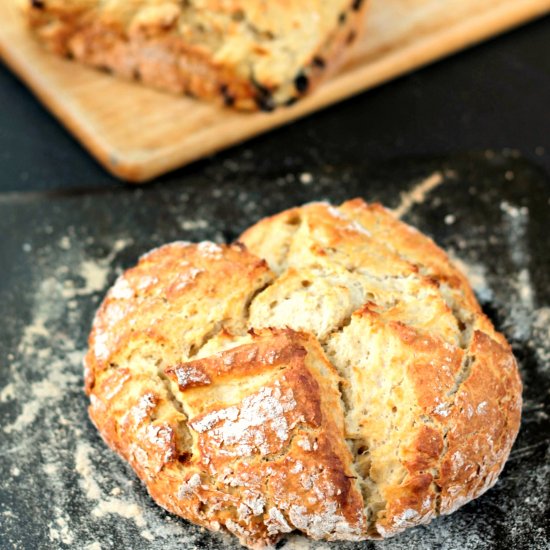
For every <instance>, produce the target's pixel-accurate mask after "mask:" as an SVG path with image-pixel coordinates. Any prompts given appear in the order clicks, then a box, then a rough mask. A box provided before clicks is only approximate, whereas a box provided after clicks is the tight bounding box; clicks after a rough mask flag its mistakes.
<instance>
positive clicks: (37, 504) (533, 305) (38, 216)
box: [0, 152, 550, 550]
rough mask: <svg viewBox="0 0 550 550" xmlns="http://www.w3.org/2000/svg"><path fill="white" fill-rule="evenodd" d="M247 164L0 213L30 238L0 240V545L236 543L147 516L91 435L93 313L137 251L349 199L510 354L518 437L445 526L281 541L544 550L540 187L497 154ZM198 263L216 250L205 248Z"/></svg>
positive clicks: (547, 429) (134, 489) (326, 547)
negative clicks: (86, 388)
mask: <svg viewBox="0 0 550 550" xmlns="http://www.w3.org/2000/svg"><path fill="white" fill-rule="evenodd" d="M249 164H250V163H249ZM247 166H248V164H247V163H246V162H245V160H241V161H240V163H239V170H236V166H234V165H233V164H231V163H229V164H228V165H227V166H226V167H225V170H226V172H224V173H223V174H221V173H220V174H218V173H216V174H212V173H210V172H209V171H208V168H206V170H205V174H204V176H202V177H201V178H200V179H197V180H196V181H195V180H193V179H190V180H189V181H186V182H185V186H182V185H181V186H166V187H160V186H156V187H154V188H150V189H148V188H139V189H136V190H135V191H129V190H127V189H121V190H119V191H109V192H108V193H106V194H103V195H102V194H99V195H94V196H89V197H82V196H76V197H73V198H66V197H64V198H54V199H49V201H42V202H41V201H26V202H25V201H23V202H20V203H17V204H14V205H9V204H8V205H6V204H3V205H0V232H1V233H0V234H8V233H9V229H10V228H11V227H13V226H15V225H16V224H17V223H18V220H21V219H24V220H32V221H33V223H32V224H28V225H27V227H28V231H27V232H22V233H21V234H13V232H12V233H10V234H11V235H12V237H11V238H10V239H11V240H13V246H11V244H10V243H11V241H10V240H3V241H1V242H0V253H2V252H3V253H4V255H5V256H4V257H7V256H9V258H10V262H8V264H7V265H5V266H3V269H4V271H5V273H4V278H3V280H5V281H6V284H7V285H8V286H7V288H5V287H2V286H1V284H0V298H1V299H2V304H3V320H2V322H3V325H4V328H3V330H2V333H1V334H0V441H1V445H0V479H2V482H1V483H0V540H1V541H2V544H1V545H2V548H4V547H5V548H8V549H11V548H24V549H26V548H46V549H48V548H51V549H58V548H60V549H63V548H79V549H80V548H82V549H85V550H106V549H111V548H132V549H135V550H140V549H145V548H147V549H149V548H151V549H158V550H176V549H177V550H192V549H195V548H203V549H214V548H216V549H217V548H221V547H224V548H226V549H227V550H237V549H238V548H240V547H239V545H238V544H237V543H236V542H235V540H234V539H233V538H231V537H229V536H227V535H222V534H211V533H208V532H206V531H204V530H202V529H200V528H198V527H195V526H193V525H191V524H189V523H187V522H185V521H183V520H181V519H179V518H175V517H173V516H171V515H169V514H167V513H166V512H165V511H163V510H162V509H161V508H159V507H158V506H156V505H155V504H154V503H153V502H152V500H151V499H150V497H149V496H148V495H147V492H146V491H145V489H144V488H143V486H142V484H141V483H140V482H139V481H138V480H137V478H136V476H135V475H134V474H133V472H132V471H131V469H130V468H129V467H127V466H126V465H125V464H124V463H123V462H122V461H121V460H120V459H119V458H118V457H117V456H116V455H115V454H114V453H112V452H111V451H110V450H109V449H108V448H107V447H106V445H105V444H104V442H103V441H102V440H101V438H100V437H99V435H98V434H97V431H96V430H95V428H94V427H93V426H92V425H91V423H90V421H89V419H88V415H87V411H86V408H87V398H86V396H85V395H84V392H83V389H82V386H83V373H82V358H83V356H84V354H85V351H86V337H87V334H88V332H89V328H90V324H91V320H92V317H93V313H94V310H95V308H96V307H97V306H98V305H99V301H100V300H101V298H102V296H103V294H104V292H105V291H106V289H107V287H108V286H109V285H111V284H113V283H114V281H115V279H116V277H117V276H118V274H119V273H120V271H121V269H122V268H123V267H129V266H130V265H132V264H133V263H135V262H136V261H137V259H138V257H139V256H140V255H141V254H142V253H144V252H146V251H147V250H148V249H150V248H153V247H155V246H159V245H161V244H163V243H165V242H169V241H173V240H191V241H198V240H206V239H207V240H210V241H214V242H222V241H224V240H226V241H227V240H233V239H235V238H236V237H237V236H238V234H239V233H240V231H242V230H243V229H244V228H245V227H246V226H248V225H249V224H251V223H253V222H254V221H256V220H257V219H258V218H260V217H262V216H265V215H270V214H273V213H275V212H277V211H280V210H282V209H284V208H287V207H290V206H294V205H296V204H301V203H305V202H309V201H312V200H331V201H333V202H339V201H342V200H345V199H348V198H351V197H354V196H362V197H364V198H365V199H367V200H373V201H375V200H378V201H381V202H383V203H384V204H386V205H387V206H388V207H393V208H394V209H397V210H398V211H399V212H400V213H401V214H402V215H403V216H404V218H405V220H406V221H409V222H411V223H413V224H415V225H417V226H418V227H419V228H420V229H421V230H423V231H426V232H427V233H428V234H430V235H433V236H434V237H435V238H436V240H437V241H438V242H439V243H440V244H441V245H442V246H444V247H445V248H446V249H447V250H448V251H450V252H451V255H452V258H453V260H454V261H456V263H457V264H458V266H459V268H460V269H462V270H463V271H464V272H465V274H466V275H467V276H468V278H469V280H470V282H471V284H472V287H473V288H474V291H475V292H476V295H477V296H478V298H479V300H480V303H481V304H482V306H483V307H484V309H485V311H486V312H487V314H488V315H489V316H490V317H491V318H492V319H493V320H494V322H495V323H496V324H497V327H498V328H499V330H502V331H504V332H505V334H506V336H507V337H508V338H509V340H510V342H511V344H512V346H513V349H514V351H515V353H516V356H517V358H518V362H519V365H520V369H521V372H522V377H523V380H524V386H525V391H524V410H523V424H522V430H521V432H520V435H519V437H518V440H517V442H516V445H515V446H514V449H513V450H512V454H511V457H510V460H509V462H508V464H507V466H506V468H505V470H504V472H503V474H502V476H501V479H500V480H499V482H498V483H497V484H496V486H495V487H494V488H493V489H491V490H490V491H489V492H488V493H487V494H486V495H484V496H483V497H481V498H480V499H478V500H477V501H474V502H472V503H470V504H468V505H466V506H465V507H464V508H462V509H460V510H459V511H458V512H457V513H455V514H453V515H451V516H448V517H442V518H438V519H437V520H436V521H435V522H433V523H432V524H430V525H428V526H424V527H418V528H415V529H412V530H409V531H407V532H405V533H403V534H401V535H399V536H397V537H395V538H393V539H390V540H388V541H382V542H365V543H362V544H357V543H345V542H342V543H326V542H311V541H308V540H307V539H305V538H304V537H301V536H297V535H291V536H290V537H289V538H287V539H285V540H284V541H281V542H280V543H279V544H278V545H277V548H284V549H285V550H306V549H310V548H311V549H316V550H331V549H336V548H338V549H342V550H344V549H345V550H352V549H354V550H355V549H358V548H362V549H367V548H368V549H379V550H386V549H387V550H408V549H410V548H415V549H417V550H423V549H426V550H428V549H430V550H431V549H433V548H439V549H442V550H451V549H456V548H460V549H461V550H474V549H475V550H478V549H481V550H485V549H487V550H489V549H492V548H495V547H497V545H499V544H500V545H502V547H503V548H518V549H519V548H547V547H548V535H549V534H548V522H547V519H546V518H547V517H548V515H549V511H548V492H547V488H548V486H549V485H550V454H549V451H548V448H549V445H548V442H549V438H550V422H549V418H548V388H549V385H550V295H549V293H548V290H547V289H548V288H550V280H549V279H548V265H550V252H549V251H548V243H547V235H546V231H547V229H546V228H547V224H548V222H547V220H548V219H550V206H549V204H550V203H549V197H550V187H549V186H550V183H549V182H548V181H547V180H544V179H543V180H541V176H540V174H539V173H538V172H537V171H536V170H535V169H533V168H530V167H529V166H527V165H526V164H525V163H524V161H522V160H521V159H518V157H517V155H515V154H511V153H510V154H509V155H507V154H499V153H494V152H493V153H492V154H491V155H490V156H486V155H480V156H479V157H474V158H467V159H466V160H464V161H462V160H460V159H458V160H450V161H449V162H447V163H443V164H442V162H441V161H439V160H438V161H437V162H435V161H434V162H425V165H420V167H419V163H418V162H416V161H415V162H414V163H411V164H406V165H404V167H401V168H399V166H398V165H397V164H396V163H395V162H392V163H390V165H388V166H387V167H382V168H381V169H380V171H379V172H378V174H377V173H375V172H373V171H372V170H369V171H367V170H364V169H363V168H361V167H358V168H357V169H356V170H355V171H354V169H350V168H349V167H345V168H342V169H341V170H337V169H335V168H334V167H330V170H329V169H328V168H327V170H325V171H323V170H321V169H318V168H317V167H314V166H313V167H312V166H305V167H304V166H302V167H300V168H299V169H298V170H297V171H296V172H292V171H291V170H289V167H286V166H284V167H281V171H280V172H277V173H269V174H266V175H265V177H264V178H263V179H261V178H260V179H257V178H256V179H254V178H255V177H256V176H255V171H256V165H253V166H251V167H250V168H247ZM243 167H244V168H243ZM245 169H246V170H245ZM243 170H244V172H243ZM243 174H244V175H243ZM487 174H488V175H487ZM507 174H508V175H507ZM510 174H513V177H510ZM244 178H248V179H244ZM401 182H403V183H401ZM229 206H230V207H229ZM19 223H20V222H19ZM537 227H538V228H539V229H538V233H536V231H535V230H536V228H537ZM541 227H542V228H543V229H542V230H541V229H540V228H541ZM534 228H535V229H534ZM541 231H542V232H544V239H545V242H544V243H542V244H541V243H540V241H539V240H538V239H542V238H543V237H542V233H541ZM10 246H11V248H9V247H10ZM205 253H215V248H214V246H213V245H208V247H207V249H205Z"/></svg>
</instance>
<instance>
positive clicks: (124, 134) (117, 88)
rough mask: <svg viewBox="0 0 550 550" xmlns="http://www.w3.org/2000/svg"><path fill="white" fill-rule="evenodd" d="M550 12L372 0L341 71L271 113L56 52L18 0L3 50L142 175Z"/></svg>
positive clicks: (512, 2)
mask: <svg viewBox="0 0 550 550" xmlns="http://www.w3.org/2000/svg"><path fill="white" fill-rule="evenodd" d="M547 13H550V0H484V1H483V2H480V1H479V0H371V5H370V8H369V10H368V12H367V18H366V22H365V24H366V26H367V29H366V32H365V33H364V38H363V39H362V41H361V42H360V43H359V44H357V45H356V46H355V48H354V50H352V51H351V52H350V54H349V59H348V61H347V63H346V64H345V66H344V67H343V68H342V69H341V70H340V72H339V73H338V74H336V75H335V76H334V77H333V78H332V79H331V80H330V81H328V82H326V83H325V84H323V85H322V86H321V87H320V88H319V89H318V90H317V91H316V92H315V93H313V94H312V95H311V96H309V97H307V98H305V99H304V100H302V101H300V102H298V103H297V104H295V105H294V106H293V107H290V108H283V109H280V110H278V111H276V112H274V113H254V114H250V113H237V112H233V111H231V110H229V109H223V108H220V107H216V106H213V105H210V104H208V103H203V102H200V101H197V100H193V99H189V98H185V97H174V96H171V95H168V94H164V93H161V92H157V91H154V90H150V89H146V88H143V87H142V86H140V85H138V84H135V83H132V82H125V81H123V80H119V79H116V78H114V77H111V76H109V75H106V74H102V73H100V72H96V71H94V70H92V69H88V68H85V67H82V66H79V65H77V64H76V63H73V62H70V61H67V60H63V59H58V58H56V57H54V56H51V55H50V54H48V53H46V52H44V51H43V50H42V49H41V48H40V46H39V45H38V44H37V43H36V42H35V40H34V39H33V37H32V36H31V35H29V33H28V31H27V29H26V27H25V25H24V21H23V20H22V19H21V17H20V16H19V13H18V12H17V8H16V7H15V6H14V2H13V0H0V21H1V23H0V55H1V56H2V58H3V59H4V61H5V62H6V63H7V64H8V65H9V66H10V67H11V68H12V70H13V71H14V72H15V73H17V74H18V75H19V77H20V78H21V79H22V80H24V81H25V82H26V83H27V85H28V86H29V87H30V88H31V89H32V90H33V91H34V93H35V94H36V95H37V96H38V97H39V98H40V100H41V101H42V102H43V103H44V104H45V105H46V106H47V107H48V108H49V109H50V110H51V111H52V112H53V113H54V114H55V115H56V116H57V117H58V118H59V120H60V121H61V122H62V123H63V124H64V125H65V126H66V127H67V128H68V129H69V130H70V131H71V132H72V133H73V134H74V135H75V136H76V137H77V138H78V139H79V140H80V141H81V142H82V143H83V144H84V145H85V146H86V147H87V148H88V150H89V151H90V152H91V153H92V154H93V155H94V156H95V157H96V158H97V159H98V160H99V161H100V162H101V163H102V164H103V165H104V166H105V167H106V168H107V169H108V170H109V171H110V172H112V173H113V174H115V175H116V176H118V177H120V178H122V179H125V180H129V181H134V182H142V181H146V180H149V179H151V178H154V177H155V176H158V175H159V174H162V173H164V172H167V171H169V170H172V169H174V168H177V167H180V166H183V165H185V164H187V163H189V162H191V161H193V160H196V159H198V158H200V157H203V156H205V155H208V154H210V153H213V152H215V151H219V150H220V149H223V148H225V147H228V146H230V145H233V144H235V143H238V142H241V141H244V140H246V139H248V138H250V137H252V136H255V135H257V134H260V133H262V132H265V131H267V130H269V129H271V128H275V127H277V126H280V125H282V124H285V123H287V122H290V121H292V120H294V119H296V118H299V117H302V116H304V115H306V114H309V113H312V112H314V111H317V110H319V109H321V108H323V107H325V106H327V105H330V104H332V103H335V102H337V101H340V100H342V99H344V98H346V97H349V96H352V95H353V94H356V93H358V92H361V91H363V90H366V89H368V88H371V87H373V86H376V85H378V84H380V83H382V82H385V81H388V80H390V79H392V78H394V77H396V76H399V75H402V74H404V73H406V72H408V71H411V70H413V69H415V68H417V67H420V66H422V65H425V64H427V63H430V62H432V61H435V60H437V59H440V58H442V57H444V56H446V55H449V54H451V53H453V52H456V51H458V50H460V49H463V48H465V47H467V46H470V45H472V44H475V43H477V42H479V41H481V40H484V39H486V38H488V37H490V36H493V35H495V34H497V33H499V32H503V31H505V30H507V29H510V28H512V27H515V26H517V25H519V24H521V23H524V22H526V21H528V20H530V19H533V18H535V17H537V16H541V15H544V14H547Z"/></svg>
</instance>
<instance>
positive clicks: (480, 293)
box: [447, 250, 493, 303]
mask: <svg viewBox="0 0 550 550" xmlns="http://www.w3.org/2000/svg"><path fill="white" fill-rule="evenodd" d="M447 254H448V256H449V258H450V259H451V261H452V262H453V264H454V265H455V266H456V267H457V268H458V269H459V270H460V271H461V272H462V273H463V274H464V275H465V276H466V278H467V279H468V282H469V283H470V286H471V287H472V289H473V291H474V292H475V293H476V295H477V297H478V299H479V300H480V301H481V302H482V303H483V302H490V301H491V300H492V299H493V291H492V289H491V287H490V286H489V283H488V281H487V271H486V268H485V266H484V265H482V264H478V263H470V262H467V261H466V260H464V259H462V258H459V257H458V256H457V255H456V253H455V252H454V251H453V250H448V251H447Z"/></svg>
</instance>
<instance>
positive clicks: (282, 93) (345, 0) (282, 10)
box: [19, 0, 366, 110]
mask: <svg viewBox="0 0 550 550" xmlns="http://www.w3.org/2000/svg"><path fill="white" fill-rule="evenodd" d="M19 1H20V3H21V5H22V7H23V10H24V12H25V13H26V16H27V18H28V21H29V23H30V26H31V27H32V28H33V29H34V30H35V32H36V34H37V35H38V36H39V38H40V39H41V41H42V42H44V44H45V45H46V46H47V47H48V48H49V49H50V50H51V51H53V52H55V53H57V54H59V55H63V56H68V57H72V58H75V59H77V60H79V61H81V62H83V63H86V64H88V65H91V66H94V67H98V68H101V69H106V70H109V71H111V72H113V73H115V74H117V75H119V76H122V77H125V78H134V79H138V80H140V81H142V82H143V83H145V84H147V85H149V86H153V87H156V88H159V89H163V90H166V91H170V92H173V93H186V94H190V95H194V96H197V97H201V98H205V99H209V100H217V101H219V102H222V103H225V104H226V105H228V106H234V107H236V108H238V109H245V110H256V109H261V110H271V109H273V108H275V107H277V106H279V105H285V104H290V103H292V102H293V101H295V100H296V99H298V98H299V97H301V96H302V95H304V94H305V93H307V92H309V91H311V90H312V89H314V88H315V87H316V86H317V84H318V83H319V82H320V81H321V80H323V79H324V78H326V77H327V75H328V74H330V73H331V72H332V71H334V69H335V68H336V67H337V66H338V64H339V60H340V58H341V54H342V52H343V51H345V50H346V49H349V45H350V44H351V43H353V42H354V41H355V38H356V37H357V35H358V34H359V33H360V31H361V30H362V28H363V27H364V25H363V14H364V11H365V8H366V2H357V1H353V2H351V3H350V1H349V0H338V1H337V2H333V3H323V2H320V1H319V0H304V1H303V2H300V3H295V2H291V3H287V2H281V1H280V2H277V3H272V4H271V3H270V4H265V3H258V2H257V0H240V1H234V2H229V3H222V4H220V3H219V2H216V1H210V2H190V3H187V4H182V3H178V2H175V1H173V0H139V1H138V2H134V3H132V4H131V5H128V4H127V3H125V2H111V3H109V4H108V5H107V4H105V3H102V2H100V1H99V0H79V1H77V2H72V3H67V2H63V1H60V0H43V1H41V2H39V3H37V2H33V1H31V0H19ZM315 13H317V17H315V18H312V14H315Z"/></svg>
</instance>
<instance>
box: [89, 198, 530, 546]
mask: <svg viewBox="0 0 550 550" xmlns="http://www.w3.org/2000/svg"><path fill="white" fill-rule="evenodd" d="M89 344H90V348H89V352H88V354H87V356H86V359H85V367H86V390H87V393H88V394H89V396H90V400H91V405H90V415H91V418H92V420H93V422H94V423H95V425H96V426H97V428H98V429H99V431H100V432H101V434H102V436H103V437H104V439H105V440H106V442H107V443H108V444H109V445H110V446H111V447H112V448H113V449H114V450H116V451H117V452H118V453H119V454H120V455H121V456H122V457H124V458H125V459H126V460H127V461H128V462H129V463H130V464H131V465H132V467H133V468H134V470H135V471H136V473H137V474H138V476H139V477H140V478H141V479H142V480H143V482H144V483H145V485H146V486H147V489H148V490H149V492H150V494H151V496H152V497H153V499H154V500H155V501H156V502H157V503H158V504H160V505H161V506H163V507H164V508H166V509H167V510H169V511H170V512H172V513H174V514H177V515H179V516H181V517H183V518H186V519H188V520H190V521H192V522H194V523H197V524H199V525H202V526H204V527H207V528H208V529H212V530H224V531H229V532H231V533H233V534H234V535H236V536H237V537H238V538H239V539H240V541H241V542H242V543H243V544H244V545H247V546H248V547H250V548H263V547H265V546H268V545H270V544H273V543H274V542H276V541H277V540H278V539H279V538H280V537H282V536H284V535H285V534H286V533H290V532H292V531H298V532H301V533H303V534H305V535H308V536H309V537H311V538H313V539H324V540H352V541H357V540H363V539H367V538H380V537H388V536H391V535H394V534H396V533H399V532H400V531H402V530H404V529H405V528H407V527H411V526H414V525H418V524H422V523H427V522H429V521H430V520H432V519H433V518H435V517H437V516H439V515H441V514H449V513H451V512H453V511H454V510H456V509H457V508H458V507H459V506H462V505H463V504H465V503H466V502H468V501H470V500H472V499H474V498H476V497H478V496H479V495H481V494H482V493H484V492H485V491H486V490H487V489H489V488H490V487H491V486H492V485H493V484H494V483H495V482H496V480H497V477H498V475H499V473H500V472H501V470H502V468H503V466H504V463H505V461H506V458H507V457H508V454H509V452H510V449H511V447H512V444H513V442H514V439H515V437H516V435H517V432H518V428H519V422H520V410H521V382H520V379H519V376H518V369H517V365H516V361H515V359H514V356H513V354H512V351H511V349H510V346H509V345H508V343H507V342H506V340H505V338H504V337H503V336H502V335H501V334H499V333H498V332H496V331H495V329H494V328H493V325H492V324H491V322H490V320H489V319H488V318H487V317H486V316H485V315H484V314H483V313H482V311H481V309H480V306H479V305H478V303H477V301H476V299H475V296H474V294H473V292H472V290H471V288H470V286H469V284H468V282H467V280H466V279H465V277H464V276H463V275H462V274H461V273H460V272H459V271H458V270H457V269H456V268H455V267H454V266H453V265H452V264H451V262H450V261H449V259H448V258H447V256H446V254H445V253H444V252H443V251H442V250H441V249H440V248H438V247H437V246H436V245H435V244H434V243H433V241H432V240H430V239H429V238H428V237H426V236H424V235H422V234H421V233H419V232H418V231H417V230H415V229H413V228H412V227H410V226H408V225H406V224H404V223H402V222H401V221H399V220H397V219H396V218H394V217H393V215H392V214H391V213H390V212H389V211H387V210H385V209H384V208H383V207H381V206H379V205H376V204H374V205H367V204H366V203H365V202H363V201H362V200H358V199H357V200H352V201H348V202H346V203H344V204H342V205H341V206H339V207H332V206H330V205H328V204H324V203H314V204H309V205H306V206H303V207H301V208H294V209H291V210H288V211H285V212H283V213H281V214H278V215H276V216H274V217H272V218H267V219H264V220H262V221H260V222H259V223H258V224H256V225H255V226H253V227H252V228H250V229H249V230H248V231H246V232H245V233H244V235H242V237H241V239H240V242H238V243H236V244H233V245H217V244H213V243H208V242H203V243H199V244H190V243H185V242H180V243H173V244H169V245H166V246H164V247H162V248H160V249H157V250H154V251H152V252H150V253H149V254H147V255H146V256H144V257H142V258H141V260H140V261H139V263H138V265H137V266H136V267H134V268H132V269H130V270H128V271H127V272H126V273H124V274H123V275H122V276H121V277H120V278H119V279H118V280H117V281H116V283H115V285H114V286H113V287H112V288H111V290H110V291H109V293H108V294H107V297H106V298H105V300H104V302H103V304H102V305H101V307H100V309H99V311H98V313H97V315H96V318H95V321H94V325H93V330H92V333H91V336H90V341H89Z"/></svg>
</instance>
